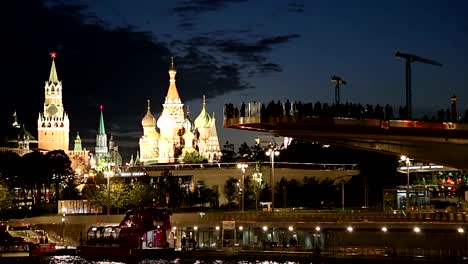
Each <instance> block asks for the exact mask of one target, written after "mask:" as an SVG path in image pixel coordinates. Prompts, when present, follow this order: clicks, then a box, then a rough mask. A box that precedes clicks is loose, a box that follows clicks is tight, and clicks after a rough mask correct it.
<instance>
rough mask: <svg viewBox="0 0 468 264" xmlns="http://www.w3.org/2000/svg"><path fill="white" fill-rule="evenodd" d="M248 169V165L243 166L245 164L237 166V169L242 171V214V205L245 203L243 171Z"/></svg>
mask: <svg viewBox="0 0 468 264" xmlns="http://www.w3.org/2000/svg"><path fill="white" fill-rule="evenodd" d="M247 167H249V165H248V164H245V163H239V164H237V168H239V169H241V170H242V183H241V195H242V201H241V202H242V212H244V203H245V200H244V192H245V181H244V178H245V169H246V168H247Z"/></svg>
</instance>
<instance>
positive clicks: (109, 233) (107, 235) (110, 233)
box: [103, 226, 114, 238]
mask: <svg viewBox="0 0 468 264" xmlns="http://www.w3.org/2000/svg"><path fill="white" fill-rule="evenodd" d="M113 232H114V228H113V227H112V226H108V227H106V228H105V229H104V234H103V236H104V238H111V237H112V238H113Z"/></svg>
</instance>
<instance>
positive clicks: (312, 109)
mask: <svg viewBox="0 0 468 264" xmlns="http://www.w3.org/2000/svg"><path fill="white" fill-rule="evenodd" d="M224 114H225V116H226V118H234V117H250V116H258V115H259V114H260V116H261V118H262V121H263V122H267V121H268V120H269V119H270V118H277V117H294V118H297V119H302V118H309V117H321V118H333V117H346V118H356V119H370V118H375V119H387V120H390V119H402V120H404V119H407V109H406V107H402V106H400V107H399V108H398V113H394V110H393V108H392V106H391V105H389V104H387V105H385V106H381V105H379V104H377V105H375V106H374V105H371V104H366V105H361V104H360V103H358V104H355V103H344V104H331V105H329V104H328V103H323V104H322V103H321V102H319V101H317V102H315V103H302V102H301V101H294V102H290V101H289V100H286V102H284V103H282V102H281V101H277V102H275V101H271V102H270V103H268V104H267V105H265V104H263V103H258V102H253V103H247V104H246V103H242V104H241V105H240V106H239V107H238V106H235V105H234V104H226V105H225V110H224ZM422 120H424V121H447V122H468V110H466V111H465V114H464V116H463V117H460V116H459V114H458V113H456V112H454V111H452V110H450V109H445V110H444V109H441V110H439V111H437V113H436V114H435V115H433V116H430V117H429V116H427V115H426V116H424V117H423V118H422Z"/></svg>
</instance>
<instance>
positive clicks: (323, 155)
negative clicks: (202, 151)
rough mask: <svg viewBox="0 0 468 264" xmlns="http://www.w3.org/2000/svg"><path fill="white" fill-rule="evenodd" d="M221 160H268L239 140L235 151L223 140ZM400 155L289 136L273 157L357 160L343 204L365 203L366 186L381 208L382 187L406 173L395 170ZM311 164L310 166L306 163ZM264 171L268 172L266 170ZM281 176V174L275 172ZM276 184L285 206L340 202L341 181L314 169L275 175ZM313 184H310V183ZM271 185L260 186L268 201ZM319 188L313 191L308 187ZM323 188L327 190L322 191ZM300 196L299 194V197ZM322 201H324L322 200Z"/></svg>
mask: <svg viewBox="0 0 468 264" xmlns="http://www.w3.org/2000/svg"><path fill="white" fill-rule="evenodd" d="M222 152H223V156H222V162H235V161H247V162H257V161H260V162H263V163H266V162H269V161H270V159H269V157H268V156H266V155H265V149H262V148H261V147H259V145H257V144H255V145H253V146H248V144H247V143H245V142H244V143H242V144H241V145H240V146H239V148H238V150H237V151H236V150H235V148H234V145H233V144H230V143H229V142H226V143H225V144H224V145H223V148H222ZM398 159H399V157H395V156H391V155H386V154H381V153H377V152H369V151H363V150H358V149H352V148H345V147H341V146H336V145H331V146H326V145H325V146H324V145H322V144H319V143H316V142H308V141H303V140H292V141H291V144H290V145H288V146H287V148H284V146H283V147H282V148H281V150H280V155H279V156H278V157H275V162H276V164H275V167H276V168H280V167H285V166H290V165H282V164H281V163H283V162H291V163H324V164H357V166H356V167H355V169H357V170H359V171H360V174H359V175H357V176H354V177H350V178H349V179H346V183H345V188H346V192H345V197H346V207H359V206H362V205H363V204H364V199H365V194H364V192H365V190H367V196H368V201H369V206H371V207H374V208H381V207H380V206H381V203H382V191H383V189H387V188H388V189H390V188H395V186H396V185H404V184H405V182H406V177H405V175H403V174H400V173H397V172H396V168H397V167H398V165H399V164H398ZM309 168H310V167H309ZM264 175H269V171H265V172H264ZM278 177H280V175H278ZM277 182H278V184H277V185H276V186H275V193H276V195H275V202H277V204H278V205H280V206H282V205H283V202H284V199H285V196H284V193H286V198H287V201H289V202H286V204H285V205H286V206H288V207H293V206H296V207H297V206H303V207H309V208H317V209H318V208H322V207H327V208H330V207H333V206H338V207H340V206H341V185H340V183H339V182H336V181H335V180H331V179H325V180H324V179H320V180H319V179H318V178H316V177H314V175H313V172H311V174H310V175H304V179H303V180H302V181H296V180H286V179H280V178H278V181H277ZM312 185H314V187H313V188H312V187H311V186H312ZM270 188H271V186H268V185H267V186H266V187H265V189H264V190H262V197H263V198H264V199H266V200H267V201H269V200H271V199H270V198H269V196H268V193H270V191H269V190H270ZM316 189H317V190H319V191H317V192H315V191H314V192H312V191H310V190H316ZM322 190H328V191H324V192H322ZM302 195H304V196H302ZM301 196H302V198H300V197H301ZM322 202H323V203H322Z"/></svg>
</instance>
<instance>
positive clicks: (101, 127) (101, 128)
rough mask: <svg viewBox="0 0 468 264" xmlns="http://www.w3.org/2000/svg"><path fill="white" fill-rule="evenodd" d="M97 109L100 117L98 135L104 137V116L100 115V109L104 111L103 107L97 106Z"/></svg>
mask: <svg viewBox="0 0 468 264" xmlns="http://www.w3.org/2000/svg"><path fill="white" fill-rule="evenodd" d="M99 109H101V116H100V117H99V130H98V134H100V135H104V134H106V128H105V127H104V115H103V114H102V109H104V106H102V105H101V106H99Z"/></svg>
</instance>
